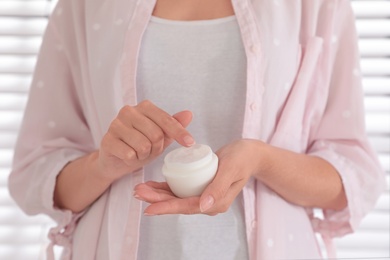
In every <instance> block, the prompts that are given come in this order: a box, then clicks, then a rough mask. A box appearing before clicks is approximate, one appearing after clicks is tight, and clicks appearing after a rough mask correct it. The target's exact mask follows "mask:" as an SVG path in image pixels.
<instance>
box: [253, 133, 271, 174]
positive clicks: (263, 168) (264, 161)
mask: <svg viewBox="0 0 390 260" xmlns="http://www.w3.org/2000/svg"><path fill="white" fill-rule="evenodd" d="M252 142H253V144H254V146H253V147H254V151H253V152H252V154H253V155H254V156H255V158H253V159H252V160H253V161H255V162H256V167H255V169H256V170H255V172H254V174H253V176H254V177H256V178H257V179H259V180H263V179H264V178H265V175H266V174H267V173H268V172H270V169H271V168H272V163H271V158H272V152H273V151H272V146H270V145H268V144H266V143H264V142H262V141H259V140H252Z"/></svg>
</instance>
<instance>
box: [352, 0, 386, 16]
mask: <svg viewBox="0 0 390 260" xmlns="http://www.w3.org/2000/svg"><path fill="white" fill-rule="evenodd" d="M352 8H353V10H354V12H355V15H356V17H357V18H358V19H361V18H367V17H369V18H371V17H375V18H388V17H390V2H389V1H383V0H382V1H375V0H369V1H352Z"/></svg>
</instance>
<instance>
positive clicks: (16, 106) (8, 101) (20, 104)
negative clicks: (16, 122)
mask: <svg viewBox="0 0 390 260" xmlns="http://www.w3.org/2000/svg"><path fill="white" fill-rule="evenodd" d="M26 103H27V95H25V94H23V93H22V94H20V93H5V94H1V95H0V110H2V111H20V112H22V113H23V111H24V108H25V106H26Z"/></svg>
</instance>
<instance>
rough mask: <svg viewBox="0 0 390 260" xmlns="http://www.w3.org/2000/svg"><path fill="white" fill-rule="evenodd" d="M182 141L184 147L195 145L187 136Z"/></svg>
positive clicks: (192, 139)
mask: <svg viewBox="0 0 390 260" xmlns="http://www.w3.org/2000/svg"><path fill="white" fill-rule="evenodd" d="M183 141H184V143H185V144H186V145H188V146H191V145H194V144H195V140H194V138H192V137H191V136H190V135H187V136H185V137H184V138H183Z"/></svg>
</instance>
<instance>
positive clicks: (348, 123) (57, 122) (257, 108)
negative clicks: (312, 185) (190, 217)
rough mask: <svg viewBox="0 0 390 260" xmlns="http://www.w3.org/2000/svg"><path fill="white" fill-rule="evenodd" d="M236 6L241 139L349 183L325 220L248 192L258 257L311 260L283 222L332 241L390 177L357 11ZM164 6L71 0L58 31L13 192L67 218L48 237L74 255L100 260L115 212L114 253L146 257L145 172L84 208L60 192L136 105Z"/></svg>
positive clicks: (56, 18) (42, 60)
mask: <svg viewBox="0 0 390 260" xmlns="http://www.w3.org/2000/svg"><path fill="white" fill-rule="evenodd" d="M232 2H233V5H234V10H235V13H236V16H237V20H238V23H239V26H240V29H241V33H242V40H243V43H244V46H245V50H246V54H247V62H248V66H247V67H248V72H247V96H246V110H245V118H244V126H243V133H242V136H243V137H245V138H254V139H259V140H263V141H265V142H268V143H271V144H273V145H275V146H279V147H284V148H286V149H290V150H293V151H295V152H299V153H307V154H310V155H313V156H319V157H322V158H324V159H326V160H328V161H329V162H330V163H332V164H333V165H334V166H335V167H336V168H337V170H338V171H339V173H340V176H341V178H342V180H343V183H344V186H345V190H346V194H347V198H348V207H347V208H346V209H344V210H341V211H330V210H327V211H325V212H324V216H325V218H324V219H323V220H322V219H316V218H314V217H313V215H312V214H311V209H304V208H302V207H299V206H296V205H292V204H290V203H288V202H286V201H285V200H283V199H282V198H280V197H279V196H278V195H277V194H275V193H274V192H273V191H272V190H270V189H268V188H267V187H266V186H264V185H263V184H262V183H260V182H258V181H256V180H253V179H252V180H250V181H249V182H248V184H247V186H246V187H245V188H244V190H243V194H244V205H245V221H246V228H247V230H246V231H247V237H248V245H249V250H250V256H251V259H275V258H284V259H288V258H295V259H298V258H302V257H304V256H306V255H305V245H304V244H302V243H301V245H300V246H301V247H299V246H297V247H296V249H289V247H288V246H287V242H285V241H286V235H288V234H285V232H283V230H285V229H284V227H287V226H289V227H291V226H292V225H294V228H297V230H298V231H302V232H307V233H306V234H307V238H308V239H310V241H314V240H315V238H314V235H313V230H314V231H316V232H320V233H321V234H322V236H323V237H324V238H325V240H326V241H328V242H327V244H328V245H330V241H331V238H333V237H337V236H343V235H345V234H347V233H350V232H353V231H354V230H355V229H356V228H357V227H358V225H359V222H360V221H361V219H362V218H363V217H364V216H365V215H366V214H367V212H368V211H369V210H370V209H372V207H373V206H374V204H375V201H376V200H377V198H378V197H379V195H380V193H381V192H382V191H383V189H384V185H385V180H384V174H383V171H382V169H381V168H380V166H379V163H378V160H377V158H376V155H375V153H374V152H373V150H372V149H371V147H370V146H369V144H368V142H367V137H366V133H365V128H364V108H363V102H362V101H363V94H362V87H361V77H360V68H359V57H358V50H357V38H356V31H355V26H354V17H353V13H352V10H351V7H350V3H349V1H348V0H301V1H277V0H274V1H271V0H233V1H232ZM154 4H155V0H137V1H136V0H132V1H125V0H115V1H112V0H84V1H81V0H66V1H65V0H60V1H59V4H58V6H57V7H56V9H55V10H54V13H53V15H52V16H51V19H50V22H49V25H48V27H47V31H46V34H45V38H44V42H43V45H42V51H41V53H40V55H39V60H38V63H37V66H36V71H35V75H34V79H33V82H32V85H31V90H30V99H29V101H28V105H27V108H26V113H25V117H24V120H23V124H22V127H21V131H20V136H19V139H18V142H17V145H16V150H15V158H14V166H13V171H12V173H11V175H10V179H9V189H10V192H11V195H12V196H13V198H14V199H15V201H16V202H17V203H18V204H19V206H20V207H21V208H22V209H23V210H24V211H25V212H26V213H27V214H38V213H44V214H47V215H49V216H50V217H52V218H53V219H54V220H55V221H56V222H57V223H58V227H56V228H53V229H52V230H51V232H50V236H49V237H50V239H51V241H52V244H59V245H63V246H65V247H66V248H67V250H66V252H65V253H64V255H63V258H65V259H70V258H71V256H72V254H73V256H74V258H75V259H94V258H95V252H96V247H97V243H98V236H99V230H100V226H101V225H102V223H103V222H104V220H107V223H108V230H109V238H108V241H109V254H110V259H115V260H117V259H135V258H136V256H137V247H138V234H139V233H138V232H139V230H138V229H139V220H140V213H141V212H140V210H141V207H140V202H138V201H137V200H135V199H134V198H133V196H132V190H133V187H134V186H135V185H136V184H137V183H139V182H141V181H142V179H143V174H142V171H139V172H137V173H133V174H129V175H128V176H126V177H125V178H123V179H122V180H120V181H118V182H116V183H114V184H113V185H112V186H111V187H110V189H109V190H108V191H107V192H106V193H104V194H103V195H102V196H101V197H100V198H99V199H98V200H97V201H96V203H94V204H93V205H92V206H91V207H90V208H89V209H87V210H85V212H83V213H82V214H78V215H74V214H72V213H71V212H70V211H67V210H59V209H56V208H55V207H53V199H52V198H53V190H54V185H55V179H56V176H57V174H58V173H59V171H60V170H61V169H62V168H63V167H64V165H66V163H68V162H69V161H72V160H74V159H75V158H78V157H80V156H81V155H83V154H86V153H88V152H91V151H93V150H94V149H97V148H98V147H99V144H100V140H101V138H102V136H103V134H104V132H105V131H106V130H107V128H108V126H109V124H110V122H111V120H112V119H113V118H114V117H115V116H116V114H117V112H118V111H119V109H120V108H121V107H122V106H123V105H124V104H129V105H134V104H136V103H137V100H136V93H135V89H136V88H135V75H136V69H137V57H138V52H139V47H140V44H141V39H142V34H143V32H144V30H145V28H146V26H147V22H148V20H149V18H150V16H151V12H152V10H153V7H154ZM309 231H310V232H309ZM73 240H76V241H73ZM72 243H73V244H72ZM308 245H310V244H309V243H308V244H307V245H306V247H307V246H308ZM270 247H272V250H270ZM329 248H330V246H329ZM49 249H50V248H49ZM72 250H73V252H72ZM315 250H317V251H318V249H315ZM329 250H330V251H331V249H329ZM49 251H50V250H49ZM308 251H309V250H308ZM49 256H51V257H53V255H49Z"/></svg>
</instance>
